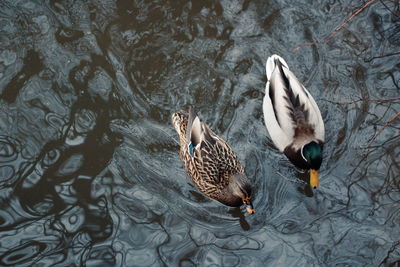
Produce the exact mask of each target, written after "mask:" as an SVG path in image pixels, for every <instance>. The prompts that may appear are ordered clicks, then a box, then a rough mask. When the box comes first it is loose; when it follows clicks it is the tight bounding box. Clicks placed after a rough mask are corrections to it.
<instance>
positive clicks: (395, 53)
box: [365, 51, 400, 62]
mask: <svg viewBox="0 0 400 267" xmlns="http://www.w3.org/2000/svg"><path fill="white" fill-rule="evenodd" d="M395 55H400V51H399V52H394V53H390V54H386V55H383V56H377V57H371V58H370V59H367V60H365V62H371V61H372V60H374V59H377V58H384V57H390V56H395Z"/></svg>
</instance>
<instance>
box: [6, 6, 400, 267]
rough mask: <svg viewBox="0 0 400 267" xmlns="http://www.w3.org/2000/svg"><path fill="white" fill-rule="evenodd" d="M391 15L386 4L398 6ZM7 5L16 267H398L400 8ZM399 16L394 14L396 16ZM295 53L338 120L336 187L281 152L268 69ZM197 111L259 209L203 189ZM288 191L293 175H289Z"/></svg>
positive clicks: (332, 144)
mask: <svg viewBox="0 0 400 267" xmlns="http://www.w3.org/2000/svg"><path fill="white" fill-rule="evenodd" d="M382 2H383V4H382ZM382 2H380V3H376V4H375V5H373V6H372V7H371V8H369V9H368V10H366V11H365V12H363V13H362V14H360V15H359V16H358V17H357V18H356V19H355V20H354V21H353V22H352V23H351V24H350V25H348V26H347V27H346V28H344V29H343V30H342V31H341V32H340V33H339V34H338V35H337V36H336V37H335V38H333V39H332V40H330V41H329V42H327V43H325V44H322V45H318V46H313V47H307V48H303V49H301V50H300V52H299V53H292V52H291V50H292V49H293V48H294V47H296V46H297V45H299V44H302V43H306V42H310V41H312V40H316V39H321V38H323V37H324V36H326V35H327V34H328V33H329V32H330V31H331V30H332V29H334V28H335V27H336V25H338V24H340V23H341V22H342V21H343V20H344V19H345V18H346V17H348V16H349V15H350V14H351V12H352V11H353V10H354V9H356V8H357V7H359V5H360V3H358V2H357V1H306V0H303V1H297V2H295V3H294V2H293V1H287V0H279V1H261V0H257V1H248V0H242V1H239V0H233V1H232V0H220V1H210V0H204V1H194V0H192V1H189V0H156V1H144V0H132V1H123V0H118V1H107V0H102V1H91V0H89V1H72V0H67V1H59V0H55V1H18V0H17V1H8V0H5V1H2V2H1V3H0V25H1V26H0V32H1V33H0V88H1V89H0V90H1V91H0V107H1V112H0V198H1V202H0V203H1V209H0V237H1V238H0V265H1V266H54V265H56V266H71V265H72V266H75V265H77V266H80V265H86V266H163V265H167V266H178V265H182V266H194V265H196V266H396V264H399V262H400V235H399V232H400V226H399V225H400V205H399V203H400V193H399V189H400V180H399V177H400V175H399V173H400V166H399V159H400V155H399V154H400V146H399V140H400V139H399V124H398V120H397V121H393V123H391V124H390V125H389V126H388V127H386V128H385V129H384V130H383V131H382V133H381V134H380V135H379V136H378V137H377V139H376V140H375V141H374V142H373V143H372V146H371V147H370V148H367V146H368V143H369V142H370V140H371V139H372V137H373V136H374V135H375V134H376V133H377V132H378V131H379V130H380V129H381V128H382V127H383V126H384V124H385V122H386V121H388V120H389V119H390V118H391V117H392V116H393V115H394V114H396V113H397V112H399V111H400V104H399V101H397V102H396V101H390V102H379V101H378V102H377V101H370V102H357V103H355V104H346V105H345V104H342V105H338V104H335V103H332V102H347V101H351V100H354V99H359V98H369V99H389V98H394V97H398V95H399V90H400V89H399V81H400V69H399V63H398V60H399V58H398V56H396V55H394V56H389V57H383V58H374V57H377V56H382V55H385V54H390V53H395V52H398V47H399V44H400V31H399V29H400V20H399V16H400V13H399V8H398V6H397V7H396V6H395V4H396V3H394V2H392V1H382ZM384 4H385V5H384ZM273 53H277V54H280V55H282V56H284V57H285V59H286V60H287V62H288V63H289V65H290V66H291V68H292V69H293V71H294V72H295V74H296V75H297V76H298V77H299V79H300V80H302V81H304V84H305V85H306V86H307V87H308V88H309V90H310V91H311V93H312V94H313V96H314V97H315V98H316V99H317V102H318V103H319V106H320V109H321V111H322V113H323V117H324V120H325V122H326V132H327V134H326V140H327V142H326V146H325V150H324V157H325V160H324V162H323V165H322V169H321V186H320V187H319V189H318V190H317V191H316V192H315V193H314V195H313V196H312V197H309V196H307V195H309V194H308V193H309V192H308V193H307V192H303V188H302V185H301V184H299V183H296V181H297V179H296V178H302V177H304V174H302V173H300V172H299V171H298V170H293V168H292V165H291V164H290V163H289V162H288V161H287V160H286V159H285V158H284V156H283V155H281V154H280V153H278V151H277V150H276V149H275V148H274V146H273V144H272V143H271V141H270V140H269V138H268V137H267V134H266V129H265V126H264V124H263V117H262V108H261V107H262V98H263V94H264V92H263V91H264V86H265V79H266V78H265V75H264V64H265V60H266V59H267V57H268V56H269V55H271V54H273ZM189 104H193V105H195V106H196V108H197V110H198V111H199V113H200V115H201V117H202V119H204V120H205V121H206V122H207V123H208V124H209V125H210V126H211V128H213V129H214V130H215V131H216V132H217V133H218V134H219V135H221V136H222V137H223V138H225V139H227V140H228V142H229V143H230V144H231V145H232V147H233V148H234V150H235V151H236V153H237V154H238V155H239V158H240V159H241V160H242V162H243V163H244V165H245V166H246V172H247V174H248V176H249V177H250V179H251V180H252V182H253V184H254V191H255V192H254V193H255V199H254V204H255V207H256V209H257V213H256V214H255V215H254V216H250V215H247V214H245V212H243V209H242V210H241V209H239V208H229V207H225V206H223V205H221V204H219V203H217V202H215V201H212V200H210V199H208V198H206V197H204V196H203V195H201V194H200V193H198V191H197V190H196V189H195V188H194V186H193V185H192V184H191V183H190V182H189V180H188V179H187V176H186V174H185V173H184V170H183V167H182V164H181V162H180V161H179V158H178V150H179V145H178V138H177V135H176V133H175V131H174V129H173V127H172V126H171V124H170V116H171V114H172V113H173V112H174V111H176V110H178V109H181V108H185V107H187V106H188V105H189ZM282 176H283V177H288V178H286V179H284V178H283V177H282Z"/></svg>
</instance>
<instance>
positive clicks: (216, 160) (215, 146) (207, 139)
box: [187, 109, 244, 193]
mask: <svg viewBox="0 0 400 267" xmlns="http://www.w3.org/2000/svg"><path fill="white" fill-rule="evenodd" d="M187 133H188V136H187V138H188V140H187V141H188V144H189V145H188V150H189V154H190V155H191V156H192V159H193V160H194V163H195V166H196V169H197V170H198V172H199V174H200V176H201V179H202V183H203V184H204V183H207V188H208V190H207V191H212V190H217V188H216V185H222V186H227V185H228V184H229V178H230V176H231V175H232V174H233V173H237V172H244V169H243V167H242V166H241V164H240V162H239V160H238V159H237V156H236V154H235V153H234V152H233V150H232V148H231V147H230V146H229V145H228V144H227V143H226V142H225V141H224V140H223V139H222V138H220V137H219V136H217V135H216V134H215V133H214V132H213V131H212V130H211V129H210V128H209V127H208V125H207V124H205V123H203V122H201V121H200V119H199V117H197V115H196V114H195V113H194V111H193V110H192V109H191V110H190V111H189V120H188V131H187ZM208 193H211V192H208Z"/></svg>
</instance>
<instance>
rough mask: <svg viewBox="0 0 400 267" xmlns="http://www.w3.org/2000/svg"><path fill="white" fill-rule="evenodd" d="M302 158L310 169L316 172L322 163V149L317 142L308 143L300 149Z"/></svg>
mask: <svg viewBox="0 0 400 267" xmlns="http://www.w3.org/2000/svg"><path fill="white" fill-rule="evenodd" d="M301 152H302V155H303V158H304V159H305V160H306V161H307V163H308V164H309V166H310V169H313V170H318V169H319V167H321V163H322V147H321V145H320V144H318V143H317V142H314V141H312V142H310V143H308V144H307V145H305V146H304V147H303V149H302V151H301Z"/></svg>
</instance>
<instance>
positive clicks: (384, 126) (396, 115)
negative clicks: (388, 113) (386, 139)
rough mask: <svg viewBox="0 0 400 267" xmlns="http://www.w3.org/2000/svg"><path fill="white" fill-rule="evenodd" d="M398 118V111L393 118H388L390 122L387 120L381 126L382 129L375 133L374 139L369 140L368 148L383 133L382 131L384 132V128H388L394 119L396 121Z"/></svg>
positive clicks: (399, 113) (399, 114)
mask: <svg viewBox="0 0 400 267" xmlns="http://www.w3.org/2000/svg"><path fill="white" fill-rule="evenodd" d="M399 116H400V111H399V112H397V113H396V114H395V115H394V116H393V117H391V118H390V120H388V121H387V122H386V123H385V125H383V127H382V128H381V129H380V130H379V132H377V133H376V134H375V135H374V137H373V138H372V139H371V141H370V142H369V144H368V147H370V146H371V144H372V143H373V142H374V141H375V139H376V138H377V137H378V136H379V135H380V134H381V133H382V132H383V130H385V128H386V127H388V126H389V125H390V124H391V123H392V122H393V121H394V120H395V119H397V117H399Z"/></svg>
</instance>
